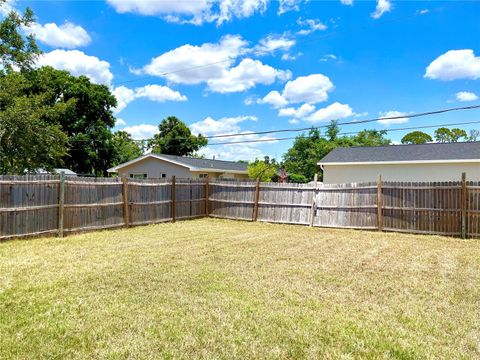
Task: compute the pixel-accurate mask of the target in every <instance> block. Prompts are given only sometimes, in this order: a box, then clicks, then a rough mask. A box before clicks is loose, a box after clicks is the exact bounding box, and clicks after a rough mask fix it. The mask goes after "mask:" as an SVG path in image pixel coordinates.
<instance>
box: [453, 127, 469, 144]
mask: <svg viewBox="0 0 480 360" xmlns="http://www.w3.org/2000/svg"><path fill="white" fill-rule="evenodd" d="M462 138H463V139H468V135H467V132H466V131H465V130H463V129H459V128H453V129H452V130H450V141H451V142H458V140H460V139H462Z"/></svg>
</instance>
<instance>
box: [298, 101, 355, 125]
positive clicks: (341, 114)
mask: <svg viewBox="0 0 480 360" xmlns="http://www.w3.org/2000/svg"><path fill="white" fill-rule="evenodd" d="M352 115H354V113H353V110H352V108H351V107H350V106H349V105H347V104H340V103H338V102H335V103H333V104H331V105H329V106H327V107H325V108H322V109H319V110H317V111H315V112H314V113H313V114H311V115H309V116H308V117H307V118H306V119H305V120H306V121H308V122H310V123H319V122H326V121H331V120H340V119H344V118H347V117H350V116H352Z"/></svg>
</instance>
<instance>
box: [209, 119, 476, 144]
mask: <svg viewBox="0 0 480 360" xmlns="http://www.w3.org/2000/svg"><path fill="white" fill-rule="evenodd" d="M470 124H480V121H468V122H461V123H450V124H437V125H425V126H412V127H403V128H395V129H384V130H378V131H379V132H382V131H383V132H387V133H389V132H392V131H405V130H416V129H428V128H436V127H444V126H455V125H470ZM362 131H364V130H360V131H351V132H343V133H338V134H337V135H358V134H359V133H360V132H362ZM296 138H297V137H296V136H295V137H293V136H292V137H284V138H272V139H256V140H241V141H229V142H219V143H212V144H207V146H214V145H229V144H245V143H258V142H276V141H283V140H294V139H296Z"/></svg>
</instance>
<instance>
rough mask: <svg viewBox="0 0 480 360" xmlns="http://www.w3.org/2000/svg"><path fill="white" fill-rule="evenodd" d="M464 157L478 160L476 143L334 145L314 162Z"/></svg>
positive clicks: (458, 159) (411, 160) (428, 160)
mask: <svg viewBox="0 0 480 360" xmlns="http://www.w3.org/2000/svg"><path fill="white" fill-rule="evenodd" d="M466 160H470V161H471V160H478V161H479V162H480V142H458V143H430V144H419V145H387V146H374V147H366V146H365V147H350V148H336V149H333V150H332V151H331V152H330V153H328V154H327V155H326V156H325V157H324V158H323V159H322V160H320V161H319V162H318V164H319V165H328V164H333V163H335V164H342V163H348V164H352V163H359V164H363V163H373V162H375V163H382V162H384V163H389V162H430V161H431V162H441V161H446V162H452V161H466Z"/></svg>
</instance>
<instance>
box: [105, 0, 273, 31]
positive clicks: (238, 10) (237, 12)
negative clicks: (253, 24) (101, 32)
mask: <svg viewBox="0 0 480 360" xmlns="http://www.w3.org/2000/svg"><path fill="white" fill-rule="evenodd" d="M107 2H108V3H109V4H110V5H111V6H112V7H113V8H114V9H115V10H116V11H117V12H119V13H136V14H140V15H150V16H160V17H162V18H163V19H165V20H167V21H170V22H176V23H190V24H195V25H201V24H203V23H205V22H207V23H209V22H216V24H217V25H221V24H222V23H224V22H227V21H231V20H232V19H234V18H247V17H250V16H252V15H253V14H255V13H256V12H260V13H261V12H263V11H265V9H266V7H267V3H268V0H194V1H185V0H179V1H171V0H164V1H159V0H107Z"/></svg>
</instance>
